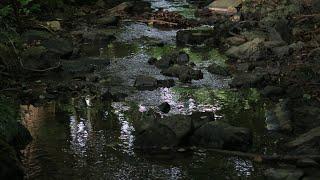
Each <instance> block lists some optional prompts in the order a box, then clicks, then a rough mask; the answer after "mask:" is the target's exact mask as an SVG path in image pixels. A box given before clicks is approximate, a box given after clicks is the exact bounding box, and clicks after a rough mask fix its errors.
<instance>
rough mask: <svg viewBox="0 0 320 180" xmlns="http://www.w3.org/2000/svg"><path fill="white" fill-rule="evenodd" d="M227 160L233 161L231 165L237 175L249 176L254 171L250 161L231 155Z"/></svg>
mask: <svg viewBox="0 0 320 180" xmlns="http://www.w3.org/2000/svg"><path fill="white" fill-rule="evenodd" d="M229 160H230V161H231V162H232V163H233V166H234V168H235V170H236V172H237V175H238V176H250V175H251V174H252V172H253V171H254V167H253V164H252V162H251V161H249V160H245V159H241V158H236V157H232V158H229Z"/></svg>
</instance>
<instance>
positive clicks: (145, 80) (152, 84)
mask: <svg viewBox="0 0 320 180" xmlns="http://www.w3.org/2000/svg"><path fill="white" fill-rule="evenodd" d="M134 86H135V87H136V88H137V89H138V90H154V89H157V88H158V83H157V79H156V78H154V77H150V76H144V75H140V76H138V77H137V78H136V80H135V82H134Z"/></svg>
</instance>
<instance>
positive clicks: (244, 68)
mask: <svg viewBox="0 0 320 180" xmlns="http://www.w3.org/2000/svg"><path fill="white" fill-rule="evenodd" d="M254 68H255V65H254V64H252V63H246V62H244V63H237V64H236V69H237V71H239V72H249V71H252V70H253V69H254Z"/></svg>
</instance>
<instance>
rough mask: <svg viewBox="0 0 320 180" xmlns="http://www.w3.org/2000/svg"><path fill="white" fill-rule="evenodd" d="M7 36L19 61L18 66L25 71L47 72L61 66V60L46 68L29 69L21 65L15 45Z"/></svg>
mask: <svg viewBox="0 0 320 180" xmlns="http://www.w3.org/2000/svg"><path fill="white" fill-rule="evenodd" d="M7 38H8V40H9V42H10V44H11V46H12V48H13V51H14V53H15V55H16V58H17V59H18V60H19V63H20V66H21V68H22V69H24V70H27V71H32V72H47V71H52V70H55V69H58V68H60V67H61V66H62V65H61V62H59V63H58V65H57V66H54V67H50V68H47V69H31V68H27V67H25V66H24V65H23V63H22V59H21V58H20V56H19V53H18V50H17V48H16V47H15V45H14V43H13V42H12V40H11V39H10V38H9V37H7Z"/></svg>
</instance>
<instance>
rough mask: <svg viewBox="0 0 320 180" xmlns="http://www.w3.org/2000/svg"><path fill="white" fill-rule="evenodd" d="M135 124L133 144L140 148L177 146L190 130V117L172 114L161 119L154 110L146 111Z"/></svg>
mask: <svg viewBox="0 0 320 180" xmlns="http://www.w3.org/2000/svg"><path fill="white" fill-rule="evenodd" d="M143 116H144V117H143V118H142V119H141V120H140V121H139V123H137V124H136V125H137V126H136V133H137V135H136V139H135V145H136V146H139V147H141V148H144V149H145V148H153V147H155V148H160V147H162V146H169V147H173V146H177V145H179V144H181V143H183V142H184V140H185V138H186V137H187V135H188V134H189V133H190V132H191V130H192V123H191V118H190V117H189V116H185V115H173V116H169V117H165V118H163V119H161V118H160V117H159V116H158V115H157V114H155V113H154V112H150V111H149V112H147V113H146V114H145V115H143Z"/></svg>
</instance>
